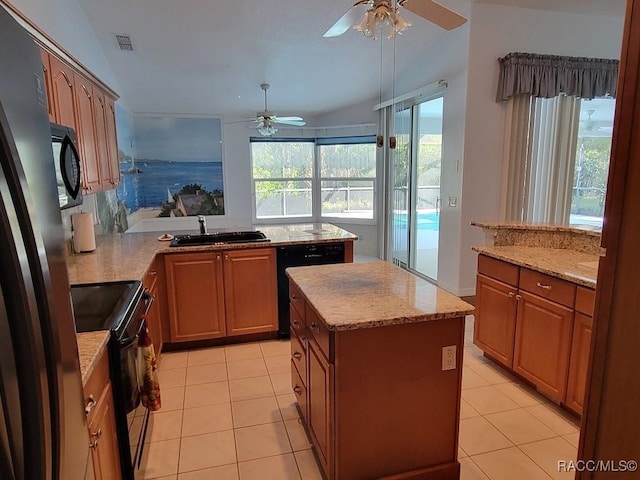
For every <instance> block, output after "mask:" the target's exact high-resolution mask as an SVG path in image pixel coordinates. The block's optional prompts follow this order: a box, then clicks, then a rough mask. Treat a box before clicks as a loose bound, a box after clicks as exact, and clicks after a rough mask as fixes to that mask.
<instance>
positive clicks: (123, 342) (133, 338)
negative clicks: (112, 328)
mask: <svg viewBox="0 0 640 480" xmlns="http://www.w3.org/2000/svg"><path fill="white" fill-rule="evenodd" d="M140 320H141V322H140V326H139V327H138V331H137V332H136V334H135V335H132V336H131V337H127V338H124V339H122V340H120V342H119V343H120V348H127V347H128V346H130V345H131V344H132V343H133V342H135V341H136V340H137V339H138V338H140V335H141V334H142V331H143V329H145V328H147V322H146V318H145V317H142V318H141V319H140Z"/></svg>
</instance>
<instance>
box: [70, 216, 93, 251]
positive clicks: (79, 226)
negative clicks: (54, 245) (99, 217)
mask: <svg viewBox="0 0 640 480" xmlns="http://www.w3.org/2000/svg"><path fill="white" fill-rule="evenodd" d="M71 224H72V225H73V251H74V252H76V253H83V252H93V251H94V250H95V249H96V235H95V232H94V230H93V214H91V213H74V214H73V215H71Z"/></svg>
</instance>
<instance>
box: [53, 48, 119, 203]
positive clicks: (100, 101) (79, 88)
mask: <svg viewBox="0 0 640 480" xmlns="http://www.w3.org/2000/svg"><path fill="white" fill-rule="evenodd" d="M42 69H43V71H44V75H45V84H46V87H47V104H48V108H49V119H50V120H51V121H52V122H55V123H59V124H62V125H67V126H69V127H73V128H74V129H75V131H76V134H77V137H78V138H77V139H78V147H79V151H80V156H81V161H82V172H83V173H82V176H83V179H82V189H83V191H84V193H85V194H91V193H96V192H99V191H102V190H109V189H112V188H116V187H117V186H118V185H119V184H120V164H119V160H118V142H117V139H116V124H115V107H114V102H115V98H114V97H113V96H111V94H110V93H108V92H107V91H106V90H105V89H103V88H101V87H100V86H98V85H96V83H95V82H93V81H91V80H89V79H88V78H87V77H86V76H85V75H83V74H81V73H80V72H78V71H76V70H75V69H73V68H72V67H70V66H69V65H68V64H66V63H65V62H64V61H62V60H61V59H59V58H58V57H56V56H55V55H54V54H52V53H50V52H48V51H46V50H44V49H42Z"/></svg>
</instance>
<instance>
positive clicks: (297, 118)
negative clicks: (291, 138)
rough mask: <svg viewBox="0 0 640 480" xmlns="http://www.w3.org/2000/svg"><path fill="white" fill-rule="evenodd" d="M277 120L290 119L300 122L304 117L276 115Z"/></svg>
mask: <svg viewBox="0 0 640 480" xmlns="http://www.w3.org/2000/svg"><path fill="white" fill-rule="evenodd" d="M276 119H277V120H276V121H277V122H283V121H288V120H297V121H299V122H301V121H302V120H303V119H302V118H301V117H276Z"/></svg>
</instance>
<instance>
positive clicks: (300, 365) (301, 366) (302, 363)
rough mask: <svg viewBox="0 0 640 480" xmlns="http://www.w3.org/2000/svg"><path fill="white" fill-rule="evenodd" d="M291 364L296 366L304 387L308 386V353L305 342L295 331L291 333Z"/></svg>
mask: <svg viewBox="0 0 640 480" xmlns="http://www.w3.org/2000/svg"><path fill="white" fill-rule="evenodd" d="M291 362H292V363H293V364H294V365H295V366H296V369H297V370H298V373H299V374H300V379H301V381H302V383H303V384H304V386H305V387H306V386H307V382H306V376H305V373H306V371H307V370H306V369H307V353H306V350H305V345H304V340H302V339H301V338H300V337H298V335H297V334H296V332H295V330H292V331H291Z"/></svg>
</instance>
